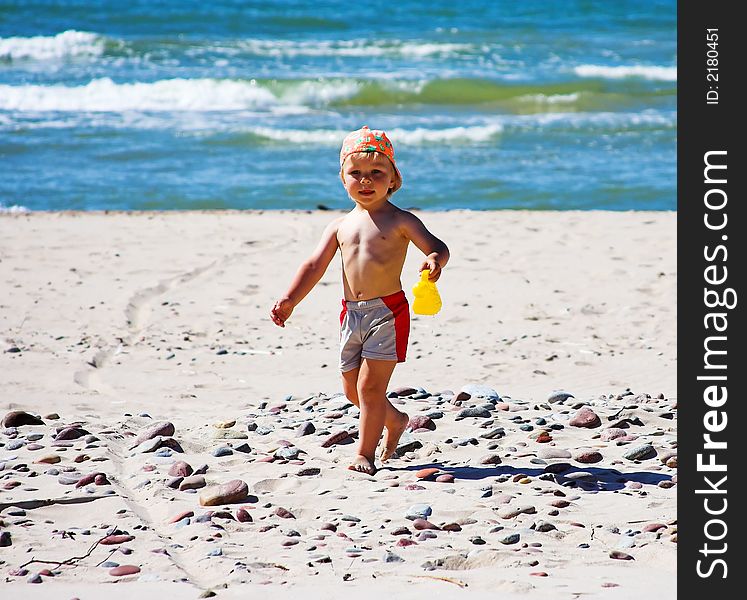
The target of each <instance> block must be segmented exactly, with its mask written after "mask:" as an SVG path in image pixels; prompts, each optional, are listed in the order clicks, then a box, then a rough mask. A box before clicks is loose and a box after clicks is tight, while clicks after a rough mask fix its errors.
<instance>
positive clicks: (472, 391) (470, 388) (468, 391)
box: [457, 383, 501, 401]
mask: <svg viewBox="0 0 747 600" xmlns="http://www.w3.org/2000/svg"><path fill="white" fill-rule="evenodd" d="M463 394H464V395H467V397H466V398H464V400H469V399H470V398H487V399H488V400H496V401H500V399H501V397H500V395H499V394H498V392H496V391H495V390H494V389H493V388H491V387H488V386H486V385H479V384H474V383H468V384H467V385H465V386H462V389H461V390H459V394H458V395H457V397H458V396H459V395H463Z"/></svg>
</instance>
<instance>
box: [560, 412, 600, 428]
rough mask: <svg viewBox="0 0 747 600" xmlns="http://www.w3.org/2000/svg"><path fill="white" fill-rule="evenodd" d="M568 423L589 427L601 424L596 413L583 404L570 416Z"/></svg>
mask: <svg viewBox="0 0 747 600" xmlns="http://www.w3.org/2000/svg"><path fill="white" fill-rule="evenodd" d="M568 424H569V425H571V426H573V427H586V428H589V429H591V428H594V427H599V426H600V425H601V424H602V420H601V419H600V418H599V415H597V413H595V412H594V411H593V410H591V409H590V408H588V407H586V406H584V407H582V408H580V409H578V410H577V411H576V414H574V415H573V417H571V419H570V420H569V421H568Z"/></svg>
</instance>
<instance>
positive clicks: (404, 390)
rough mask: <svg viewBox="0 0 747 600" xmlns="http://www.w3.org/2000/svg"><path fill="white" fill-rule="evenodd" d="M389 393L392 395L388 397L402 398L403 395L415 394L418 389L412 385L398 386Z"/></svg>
mask: <svg viewBox="0 0 747 600" xmlns="http://www.w3.org/2000/svg"><path fill="white" fill-rule="evenodd" d="M390 393H391V394H392V396H390V397H396V398H403V397H404V396H412V395H413V394H417V393H418V390H416V389H415V388H413V387H398V388H397V389H395V390H392V391H391V392H390Z"/></svg>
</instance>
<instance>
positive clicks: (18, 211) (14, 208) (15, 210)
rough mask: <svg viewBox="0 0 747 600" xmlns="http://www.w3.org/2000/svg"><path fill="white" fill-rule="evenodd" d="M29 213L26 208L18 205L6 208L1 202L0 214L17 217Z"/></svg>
mask: <svg viewBox="0 0 747 600" xmlns="http://www.w3.org/2000/svg"><path fill="white" fill-rule="evenodd" d="M27 212H31V211H30V210H29V209H28V208H26V207H25V206H20V205H18V204H14V205H13V206H5V205H4V204H3V203H2V202H0V214H7V213H10V214H11V215H17V214H21V213H27Z"/></svg>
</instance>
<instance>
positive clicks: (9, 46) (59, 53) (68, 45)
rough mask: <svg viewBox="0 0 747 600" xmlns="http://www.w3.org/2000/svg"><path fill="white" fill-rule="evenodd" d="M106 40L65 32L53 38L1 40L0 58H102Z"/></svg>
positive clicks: (82, 33)
mask: <svg viewBox="0 0 747 600" xmlns="http://www.w3.org/2000/svg"><path fill="white" fill-rule="evenodd" d="M104 41H105V40H104V38H103V37H102V36H100V35H98V34H96V33H90V32H87V31H75V30H73V29H71V30H69V31H63V32H62V33H58V34H57V35H53V36H42V35H38V36H34V37H9V38H0V57H1V58H10V59H11V60H18V59H32V60H51V59H60V58H65V57H70V56H100V55H101V54H103V52H104Z"/></svg>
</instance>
